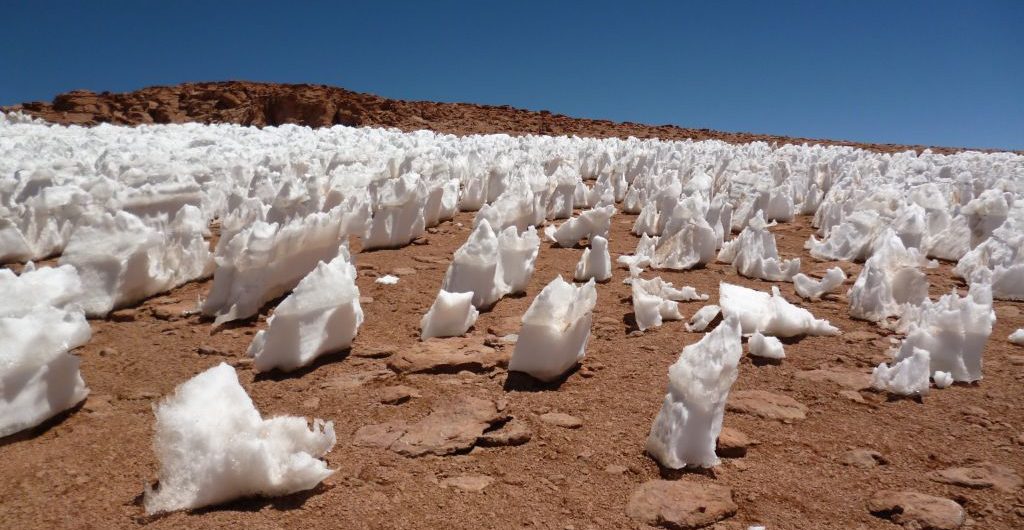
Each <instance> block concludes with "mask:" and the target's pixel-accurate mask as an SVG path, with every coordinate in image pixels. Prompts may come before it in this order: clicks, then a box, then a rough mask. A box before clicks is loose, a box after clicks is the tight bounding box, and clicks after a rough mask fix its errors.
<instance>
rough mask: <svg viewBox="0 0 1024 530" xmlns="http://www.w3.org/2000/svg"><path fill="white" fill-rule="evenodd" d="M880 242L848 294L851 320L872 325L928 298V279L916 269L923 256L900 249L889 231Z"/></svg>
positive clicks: (898, 240) (898, 239)
mask: <svg viewBox="0 0 1024 530" xmlns="http://www.w3.org/2000/svg"><path fill="white" fill-rule="evenodd" d="M879 238H880V239H879V245H878V247H877V248H876V250H875V252H874V254H872V255H871V257H870V258H868V260H867V261H866V262H865V263H864V268H863V269H862V270H861V272H860V275H859V276H857V280H856V282H854V284H853V287H852V288H851V289H850V292H849V296H850V316H852V317H854V318H859V319H863V320H869V321H873V322H880V321H883V320H885V319H886V318H888V317H891V316H896V315H899V314H900V313H901V312H902V311H903V309H904V308H905V307H906V306H907V305H917V304H920V303H922V302H923V301H924V300H926V299H927V298H928V278H927V277H926V276H925V274H924V272H922V271H921V270H919V268H918V267H919V266H920V265H921V264H922V263H924V261H925V260H924V256H922V255H921V254H920V252H918V251H917V249H915V248H910V249H908V248H907V247H905V246H903V242H902V241H901V240H900V238H899V237H898V236H897V235H896V232H894V231H893V230H892V229H886V231H885V233H883V235H881V236H879Z"/></svg>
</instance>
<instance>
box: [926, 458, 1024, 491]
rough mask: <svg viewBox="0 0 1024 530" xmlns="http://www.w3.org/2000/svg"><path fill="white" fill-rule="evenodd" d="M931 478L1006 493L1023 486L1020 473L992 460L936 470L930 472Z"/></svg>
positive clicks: (956, 484)
mask: <svg viewBox="0 0 1024 530" xmlns="http://www.w3.org/2000/svg"><path fill="white" fill-rule="evenodd" d="M929 478H931V479H932V480H934V481H936V482H942V483H944V484H952V485H954V486H962V487H965V488H976V489H982V488H995V489H997V490H999V491H1003V492H1006V493H1013V492H1015V491H1017V490H1018V489H1020V487H1021V478H1020V475H1018V474H1017V473H1016V472H1014V471H1013V470H1012V469H1010V468H1008V467H1006V466H1001V465H999V464H994V463H992V462H979V463H977V464H973V465H969V466H964V467H953V468H949V469H943V470H941V471H935V472H933V473H931V474H929Z"/></svg>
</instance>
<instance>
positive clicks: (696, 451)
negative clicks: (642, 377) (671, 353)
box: [647, 316, 743, 469]
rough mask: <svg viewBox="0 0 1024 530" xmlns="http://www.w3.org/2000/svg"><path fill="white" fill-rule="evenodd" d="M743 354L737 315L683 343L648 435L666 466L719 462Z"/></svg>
mask: <svg viewBox="0 0 1024 530" xmlns="http://www.w3.org/2000/svg"><path fill="white" fill-rule="evenodd" d="M742 356H743V345H742V344H741V342H740V322H739V319H738V318H736V317H735V316H733V317H729V318H726V319H725V320H724V321H722V323H721V324H720V325H719V326H718V327H717V328H715V329H714V331H712V332H711V333H708V334H707V335H704V337H703V338H701V340H700V342H697V343H695V344H691V345H689V346H687V347H685V348H683V351H682V353H680V354H679V360H677V361H676V362H675V363H674V364H673V365H672V366H670V367H669V369H668V393H667V394H665V399H664V401H662V405H661V410H660V411H659V412H658V416H657V417H656V418H655V419H654V424H653V425H651V432H650V435H648V437H647V452H648V453H649V454H650V455H651V456H653V457H654V458H655V459H656V460H657V461H658V462H659V463H660V464H661V465H663V466H665V467H667V468H670V469H680V468H683V467H688V466H689V467H712V466H714V465H717V464H718V462H719V460H718V456H716V455H715V442H716V440H717V439H718V435H719V433H721V431H722V417H723V416H724V415H725V401H726V398H728V397H729V389H730V388H731V387H732V384H733V382H735V381H736V377H737V375H738V374H739V369H738V365H739V361H740V357H742Z"/></svg>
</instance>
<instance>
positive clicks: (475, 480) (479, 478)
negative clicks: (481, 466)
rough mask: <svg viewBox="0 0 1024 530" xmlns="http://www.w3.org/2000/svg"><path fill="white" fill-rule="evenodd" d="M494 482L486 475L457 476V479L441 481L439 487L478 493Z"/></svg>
mask: <svg viewBox="0 0 1024 530" xmlns="http://www.w3.org/2000/svg"><path fill="white" fill-rule="evenodd" d="M493 482H494V479H493V478H491V477H489V476H487V475H459V476H457V477H451V478H446V479H444V480H442V481H441V486H442V487H445V488H455V489H458V490H462V491H468V492H471V493H480V492H481V491H483V490H484V488H486V487H487V486H490V485H491V484H492V483H493Z"/></svg>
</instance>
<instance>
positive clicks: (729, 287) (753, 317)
mask: <svg viewBox="0 0 1024 530" xmlns="http://www.w3.org/2000/svg"><path fill="white" fill-rule="evenodd" d="M718 303H719V304H721V306H722V314H723V315H724V316H725V317H726V318H728V317H730V316H736V317H738V318H739V320H740V324H741V325H742V326H743V333H754V332H755V331H759V332H761V333H764V334H766V335H772V336H775V337H795V336H799V335H838V334H839V329H837V328H836V327H835V326H833V325H832V324H830V323H829V321H828V320H823V319H817V318H814V315H812V314H811V312H810V311H808V310H806V309H804V308H802V307H797V306H795V305H793V304H791V303H789V302H787V301H786V299H785V298H783V297H782V295H781V294H779V288H778V287H775V286H772V293H771V294H770V295H769V294H768V293H765V292H762V291H756V290H754V289H747V288H746V287H741V286H739V285H733V284H731V283H725V282H722V283H721V284H720V285H719V292H718Z"/></svg>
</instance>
